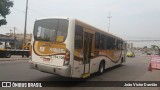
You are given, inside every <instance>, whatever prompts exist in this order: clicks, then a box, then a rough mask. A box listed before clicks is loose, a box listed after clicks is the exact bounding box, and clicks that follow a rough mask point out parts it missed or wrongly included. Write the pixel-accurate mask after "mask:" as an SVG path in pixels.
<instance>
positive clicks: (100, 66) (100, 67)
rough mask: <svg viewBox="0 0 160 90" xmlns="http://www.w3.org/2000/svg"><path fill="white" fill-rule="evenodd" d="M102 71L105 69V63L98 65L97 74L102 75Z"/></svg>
mask: <svg viewBox="0 0 160 90" xmlns="http://www.w3.org/2000/svg"><path fill="white" fill-rule="evenodd" d="M104 69H105V62H104V61H101V63H100V65H99V70H98V73H99V74H102V73H103V72H104Z"/></svg>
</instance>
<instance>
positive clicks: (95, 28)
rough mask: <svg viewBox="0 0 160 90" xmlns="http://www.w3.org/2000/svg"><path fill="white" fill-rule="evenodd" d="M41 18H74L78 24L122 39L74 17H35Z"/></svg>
mask: <svg viewBox="0 0 160 90" xmlns="http://www.w3.org/2000/svg"><path fill="white" fill-rule="evenodd" d="M43 19H68V20H75V21H77V22H79V23H80V24H82V25H83V26H86V28H87V27H88V28H90V29H94V30H96V31H98V32H101V33H105V34H107V35H109V36H111V37H115V38H118V39H120V40H123V39H122V38H120V37H117V36H115V35H113V34H111V33H109V32H105V31H104V30H102V29H99V28H97V27H94V26H92V25H90V24H88V23H86V22H83V21H81V20H79V19H76V18H72V17H63V16H59V17H45V18H40V19H37V20H43ZM123 41H125V40H123Z"/></svg>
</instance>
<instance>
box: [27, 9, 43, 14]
mask: <svg viewBox="0 0 160 90" xmlns="http://www.w3.org/2000/svg"><path fill="white" fill-rule="evenodd" d="M28 9H29V10H31V11H32V12H34V13H36V14H38V15H41V16H46V15H45V14H42V13H41V12H38V11H36V10H34V9H31V8H28Z"/></svg>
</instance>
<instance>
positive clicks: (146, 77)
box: [0, 52, 160, 90]
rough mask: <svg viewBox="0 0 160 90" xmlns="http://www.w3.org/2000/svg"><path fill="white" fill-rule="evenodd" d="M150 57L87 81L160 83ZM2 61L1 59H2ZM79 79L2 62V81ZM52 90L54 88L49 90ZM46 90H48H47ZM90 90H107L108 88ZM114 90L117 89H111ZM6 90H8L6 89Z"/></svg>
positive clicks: (23, 63) (19, 62) (130, 60)
mask: <svg viewBox="0 0 160 90" xmlns="http://www.w3.org/2000/svg"><path fill="white" fill-rule="evenodd" d="M149 58H150V57H149V56H146V55H141V54H140V53H139V52H138V53H137V55H136V57H135V58H127V62H126V63H124V64H123V65H121V66H116V67H113V68H110V69H107V70H106V71H105V73H104V74H102V75H98V74H93V75H91V77H90V78H88V79H86V81H160V71H158V70H153V71H152V72H150V71H148V66H149ZM0 60H1V59H0ZM74 80H79V79H73V78H66V77H61V76H57V75H52V74H48V73H43V72H40V71H37V70H33V69H30V68H29V63H28V60H25V59H24V60H23V59H22V60H15V61H0V81H74ZM47 89H52V88H47ZM47 89H46V90H47ZM54 89H65V90H66V89H67V88H63V87H60V88H58V87H54ZM69 89H74V90H75V89H76V90H77V89H87V88H85V87H80V88H76V87H70V88H69ZM88 89H93V90H97V89H106V87H103V88H102V87H101V88H95V87H94V88H92V87H89V88H88ZM109 89H111V90H114V89H115V88H109ZM117 89H122V90H124V89H129V90H132V89H135V88H133V87H132V88H127V87H122V88H117ZM136 89H145V90H146V89H147V90H151V89H154V90H155V89H156V90H160V88H145V87H142V88H136ZM4 90H6V89H4Z"/></svg>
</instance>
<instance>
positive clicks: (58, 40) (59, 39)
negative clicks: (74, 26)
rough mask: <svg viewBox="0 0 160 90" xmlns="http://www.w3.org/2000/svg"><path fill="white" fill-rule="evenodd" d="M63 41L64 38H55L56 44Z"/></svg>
mask: <svg viewBox="0 0 160 90" xmlns="http://www.w3.org/2000/svg"><path fill="white" fill-rule="evenodd" d="M63 40H64V36H57V38H56V42H58V43H62V42H63Z"/></svg>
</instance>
